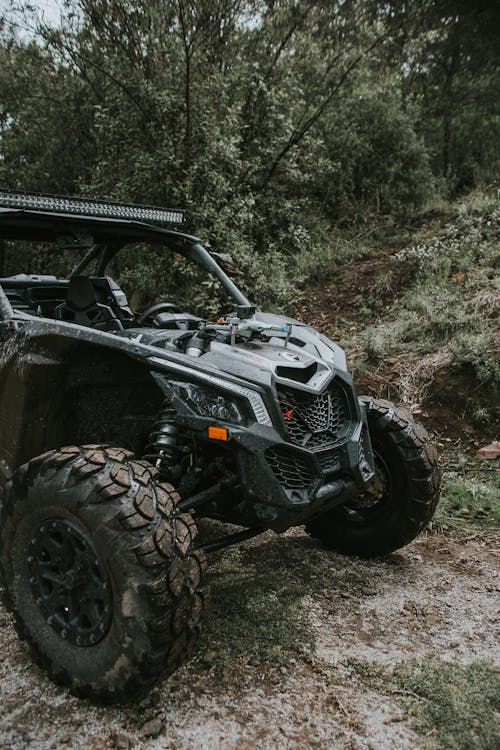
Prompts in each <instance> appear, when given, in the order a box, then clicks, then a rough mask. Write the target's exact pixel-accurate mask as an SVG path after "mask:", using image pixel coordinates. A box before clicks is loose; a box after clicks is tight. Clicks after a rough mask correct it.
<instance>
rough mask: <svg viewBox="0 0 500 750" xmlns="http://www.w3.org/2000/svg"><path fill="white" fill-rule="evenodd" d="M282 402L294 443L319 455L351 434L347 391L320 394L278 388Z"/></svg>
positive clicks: (338, 390)
mask: <svg viewBox="0 0 500 750" xmlns="http://www.w3.org/2000/svg"><path fill="white" fill-rule="evenodd" d="M278 399H279V404H280V408H281V412H282V414H283V419H284V421H285V425H286V428H287V430H288V434H289V435H290V439H291V441H292V443H295V444H296V445H301V446H303V447H306V448H308V449H309V450H313V451H317V450H321V449H322V448H326V447H327V446H329V445H333V444H335V443H336V442H337V441H338V440H339V439H340V438H342V437H344V436H345V435H346V433H347V432H348V430H349V426H350V414H349V407H348V404H347V398H346V395H345V393H344V391H343V390H342V389H341V388H339V387H338V386H336V385H335V384H334V385H333V387H330V389H329V390H328V391H325V392H324V393H320V394H311V393H305V392H304V391H298V390H295V389H292V388H282V387H279V388H278Z"/></svg>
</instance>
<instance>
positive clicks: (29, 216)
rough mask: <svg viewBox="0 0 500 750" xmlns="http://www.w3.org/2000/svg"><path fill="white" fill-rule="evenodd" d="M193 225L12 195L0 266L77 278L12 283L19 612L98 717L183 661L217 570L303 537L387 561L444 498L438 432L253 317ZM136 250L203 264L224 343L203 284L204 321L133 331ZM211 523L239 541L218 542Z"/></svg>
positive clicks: (167, 318)
mask: <svg viewBox="0 0 500 750" xmlns="http://www.w3.org/2000/svg"><path fill="white" fill-rule="evenodd" d="M181 221H182V213H181V212H178V211H169V210H161V209H150V208H144V207H139V206H128V205H121V204H113V203H103V202H98V201H86V200H83V199H69V198H58V197H54V196H44V195H38V194H37V195H27V194H23V193H16V192H7V191H0V241H1V242H2V243H3V245H2V247H0V251H2V252H3V256H4V259H5V257H6V256H9V257H10V258H11V259H12V258H14V259H15V257H16V253H17V254H18V257H19V259H20V262H21V259H22V258H27V257H30V258H31V257H34V256H33V251H32V252H31V255H27V254H26V243H33V242H34V243H53V251H52V256H49V257H53V258H54V259H55V260H57V261H58V262H60V261H61V259H67V258H70V259H71V260H72V262H74V268H73V270H72V271H71V272H70V273H69V274H67V275H66V276H65V277H64V278H61V277H57V276H56V275H53V276H50V275H45V274H44V275H26V274H25V273H20V274H19V273H18V274H17V275H7V276H6V277H4V278H1V279H0V347H1V351H0V477H1V478H2V479H1V485H3V491H2V495H1V509H0V544H1V548H0V560H1V576H2V585H3V588H4V596H5V600H6V603H7V606H8V607H9V609H10V610H11V611H12V613H13V615H14V619H15V624H16V628H17V630H18V632H19V634H20V635H21V637H22V638H24V639H25V640H26V641H28V643H29V644H30V646H31V649H32V651H33V654H34V656H35V658H37V660H38V661H39V662H40V663H42V665H43V666H44V667H45V668H46V669H47V671H48V672H49V674H50V675H51V677H52V678H53V679H55V680H56V681H58V682H60V683H63V684H65V685H67V686H69V687H70V689H72V690H73V691H74V692H75V693H77V694H80V695H86V696H91V697H93V698H94V699H95V698H97V699H107V700H110V699H111V700H113V699H122V698H123V697H125V696H126V695H128V694H131V693H133V692H134V691H137V690H142V689H144V688H147V687H148V686H149V685H150V684H152V683H153V682H154V681H155V680H157V679H158V678H159V677H160V676H162V675H165V674H169V673H171V672H172V671H173V670H175V669H176V668H177V667H178V666H179V665H180V664H181V663H182V662H183V661H184V660H185V658H186V657H187V655H188V653H189V652H190V650H191V649H192V646H193V644H194V642H195V640H196V637H197V634H198V631H199V627H200V622H201V616H202V610H203V604H204V598H203V587H202V586H203V581H202V579H203V573H204V570H205V567H206V560H207V556H209V555H210V553H211V552H213V551H215V550H219V549H222V548H223V547H226V546H228V545H231V544H235V543H237V542H239V541H241V540H244V539H248V538H249V537H251V536H254V535H256V534H259V533H260V532H263V531H264V530H268V529H273V530H274V531H276V532H278V533H279V532H283V531H285V530H286V529H288V528H290V527H291V526H297V525H305V529H306V531H307V532H308V533H309V534H310V535H312V536H313V537H316V538H317V539H319V540H320V541H321V542H322V543H323V544H324V545H325V546H327V547H329V548H331V549H333V550H337V551H340V552H343V553H347V554H356V555H362V556H370V555H382V554H386V553H389V552H391V551H393V550H395V549H397V548H399V547H401V546H403V545H405V544H407V543H408V542H409V541H411V540H412V539H413V538H414V537H415V536H416V535H417V534H418V533H419V532H420V531H421V530H422V529H423V528H424V527H425V525H426V524H427V522H428V521H429V519H430V518H431V516H432V514H433V512H434V509H435V506H436V502H437V497H438V488H439V471H438V469H437V464H436V455H435V451H434V449H433V448H432V447H431V446H430V445H429V443H428V438H427V435H426V433H425V431H424V430H423V429H422V427H420V426H418V425H416V424H415V423H414V422H413V420H412V418H411V416H410V415H409V414H408V413H407V412H406V411H404V410H401V409H398V408H396V407H394V406H393V405H392V404H390V403H389V402H386V401H378V400H375V399H372V398H361V399H358V397H357V395H356V391H355V389H354V386H353V382H352V379H351V376H350V375H349V373H348V372H347V368H346V359H345V356H344V352H343V351H342V350H341V349H340V348H339V347H338V346H337V345H336V344H334V343H332V342H331V341H329V340H328V339H327V338H326V337H325V336H323V335H321V334H319V333H317V332H316V331H314V330H313V329H312V328H310V327H309V326H307V325H304V324H303V323H300V322H299V321H297V320H292V319H290V318H286V317H282V316H279V315H272V314H268V313H263V312H260V311H257V310H256V309H255V308H254V307H253V306H252V305H251V303H250V302H249V300H248V299H247V298H246V297H245V295H244V294H243V293H242V292H241V291H240V290H239V289H238V288H237V286H236V285H235V283H234V282H233V281H232V280H231V279H230V278H229V276H228V274H227V273H226V272H225V271H224V270H223V268H222V266H221V265H220V264H219V263H218V262H217V261H216V258H215V257H214V255H213V254H211V253H210V252H209V251H208V250H207V249H206V248H204V247H203V246H202V244H201V243H200V241H199V240H198V239H196V238H195V237H192V236H189V235H186V234H183V233H180V232H178V231H175V230H174V229H172V226H175V225H177V224H179V223H180V222H181ZM169 225H170V227H171V228H167V227H168V226H169ZM37 247H38V244H36V245H35V248H37ZM127 248H128V252H129V254H130V253H132V256H133V255H134V253H144V252H145V248H153V249H154V251H155V252H156V253H158V252H160V253H161V254H162V257H163V258H164V261H163V263H164V265H163V268H164V269H165V273H168V272H169V269H170V268H173V266H174V264H175V263H177V262H178V261H179V260H180V261H182V262H183V263H186V266H187V265H189V263H194V264H196V265H197V266H198V267H199V268H200V269H201V270H202V272H203V274H204V275H205V276H208V275H209V274H212V275H213V277H215V279H216V280H218V282H219V283H220V285H221V287H222V289H223V290H225V292H226V293H227V294H228V295H229V296H230V297H231V298H232V305H231V307H230V308H229V309H226V310H225V311H223V314H222V315H221V317H219V318H218V319H216V321H215V322H209V321H207V320H206V319H205V318H204V316H202V315H196V314H194V312H193V309H195V308H196V304H197V296H198V293H199V287H198V288H197V287H196V286H195V285H194V284H193V287H192V294H193V304H194V305H195V307H194V308H192V309H178V308H177V307H176V300H175V299H170V300H168V301H160V302H158V303H157V304H155V305H153V306H150V307H149V308H148V309H146V310H144V311H142V312H141V313H140V314H137V313H134V312H132V310H131V308H130V307H129V304H128V301H127V298H126V295H125V293H124V292H123V291H122V289H121V288H120V287H119V286H118V284H117V283H116V282H115V281H113V279H112V278H111V277H110V276H108V275H106V271H107V269H108V273H109V272H110V271H109V269H111V270H112V269H113V268H116V258H117V257H118V256H119V255H120V253H122V252H123V251H124V250H126V249H127ZM35 256H36V252H35ZM165 259H167V260H165ZM11 262H12V261H11ZM113 264H115V265H113ZM18 270H20V269H18ZM199 517H209V518H215V519H220V520H222V521H224V522H226V524H236V525H238V526H239V527H243V528H242V530H239V531H236V532H234V531H233V530H231V532H227V528H228V527H227V525H224V526H221V528H222V529H223V530H224V531H223V532H221V537H220V538H218V539H215V540H214V539H213V538H212V539H211V540H208V539H205V540H204V539H203V538H200V537H201V536H202V535H199V536H197V521H196V519H197V518H199Z"/></svg>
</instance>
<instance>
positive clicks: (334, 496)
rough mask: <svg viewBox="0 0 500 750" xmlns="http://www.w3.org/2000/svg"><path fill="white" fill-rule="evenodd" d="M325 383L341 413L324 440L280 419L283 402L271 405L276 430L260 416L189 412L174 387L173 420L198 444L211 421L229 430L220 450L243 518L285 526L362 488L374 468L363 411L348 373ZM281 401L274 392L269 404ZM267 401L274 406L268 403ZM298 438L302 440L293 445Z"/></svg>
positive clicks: (317, 512)
mask: <svg viewBox="0 0 500 750" xmlns="http://www.w3.org/2000/svg"><path fill="white" fill-rule="evenodd" d="M329 387H330V388H331V389H332V392H333V391H334V389H337V392H341V393H342V398H344V399H345V411H344V414H345V419H344V421H343V425H342V428H341V429H339V430H338V432H337V434H336V435H334V434H333V433H332V435H331V436H329V438H328V440H326V442H325V441H324V440H323V439H319V440H314V439H309V437H307V436H306V437H305V438H303V437H302V433H300V429H299V425H298V424H296V425H295V427H294V428H293V429H292V428H291V427H290V426H288V427H287V425H286V423H285V422H283V424H280V418H281V419H282V411H281V410H280V409H275V415H274V416H275V421H276V422H277V423H278V424H279V425H280V427H279V429H276V427H271V426H267V425H262V424H258V423H253V424H251V425H249V426H240V425H229V424H227V423H223V422H221V423H220V425H219V423H217V422H214V420H213V419H209V418H205V417H200V416H199V415H194V414H193V412H192V411H191V410H190V409H189V408H188V407H187V406H186V404H185V403H184V402H183V401H182V400H181V399H179V397H178V396H176V395H175V392H174V391H173V390H172V391H170V395H169V398H170V399H171V401H172V405H173V406H174V408H175V410H176V412H177V417H176V422H177V424H178V425H179V427H181V428H184V429H185V430H187V431H188V432H190V433H191V434H192V435H193V436H194V438H195V442H196V443H198V444H199V443H203V442H206V443H207V444H209V443H211V444H212V446H213V441H210V440H209V439H208V427H209V426H214V425H215V426H221V427H225V428H227V429H228V431H229V438H230V439H229V440H228V441H227V442H226V443H223V444H220V449H221V450H225V451H229V452H230V453H231V454H232V457H233V459H234V464H235V466H236V467H237V473H238V480H239V482H238V483H239V489H238V497H237V498H235V500H234V505H235V507H236V510H237V511H238V512H239V513H240V515H241V516H242V517H245V516H247V517H252V518H253V519H254V520H255V521H256V522H262V523H264V524H265V525H267V526H268V527H269V528H272V529H274V530H275V531H283V530H284V529H286V528H288V527H290V526H293V525H298V524H300V523H303V522H304V521H306V520H308V519H310V518H311V517H313V516H315V515H318V514H321V513H323V512H325V511H327V510H329V509H330V508H331V507H333V506H335V505H337V504H339V503H342V502H344V501H345V500H347V499H348V498H349V497H350V496H352V495H355V494H360V493H362V492H363V491H364V490H365V489H366V487H367V486H368V485H369V483H370V481H371V480H372V478H373V475H374V465H373V455H372V450H371V444H370V438H369V434H368V429H367V425H366V418H365V414H364V410H363V409H362V408H361V407H360V405H359V402H358V400H357V397H356V394H355V391H354V387H353V385H352V381H351V380H350V376H348V375H347V374H342V376H338V378H337V381H336V382H334V381H332V384H330V386H329ZM279 403H280V395H279V392H277V394H276V396H275V397H274V404H279ZM268 406H269V407H270V411H271V410H272V406H273V404H272V403H270V404H268ZM278 415H279V416H278ZM304 424H305V423H304ZM302 426H304V425H302ZM299 433H300V434H299ZM311 437H312V435H311ZM299 438H300V440H305V442H306V445H298V444H297V442H298V440H299ZM308 441H309V443H308Z"/></svg>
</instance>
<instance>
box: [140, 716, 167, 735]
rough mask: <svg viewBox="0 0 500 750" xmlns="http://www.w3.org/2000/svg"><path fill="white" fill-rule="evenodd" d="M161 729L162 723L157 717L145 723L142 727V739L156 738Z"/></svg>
mask: <svg viewBox="0 0 500 750" xmlns="http://www.w3.org/2000/svg"><path fill="white" fill-rule="evenodd" d="M162 729H163V722H162V720H161V719H160V718H159V717H157V718H156V719H151V721H147V722H146V723H145V724H144V726H143V727H142V734H143V735H144V737H158V735H159V734H160V733H161V730H162Z"/></svg>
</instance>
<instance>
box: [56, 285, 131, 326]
mask: <svg viewBox="0 0 500 750" xmlns="http://www.w3.org/2000/svg"><path fill="white" fill-rule="evenodd" d="M56 316H57V318H58V319H59V320H66V321H68V322H69V323H76V324H77V325H80V326H87V327H88V328H97V329H98V330H100V331H123V323H122V322H121V320H120V319H119V318H118V316H117V315H116V313H115V312H114V310H113V309H112V308H111V307H110V305H106V304H103V302H102V301H101V300H100V299H99V296H98V293H97V289H96V287H95V286H94V284H93V279H91V278H90V277H89V276H72V277H71V278H70V280H69V285H68V293H67V295H66V301H65V302H63V303H62V305H58V306H57V307H56Z"/></svg>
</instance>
